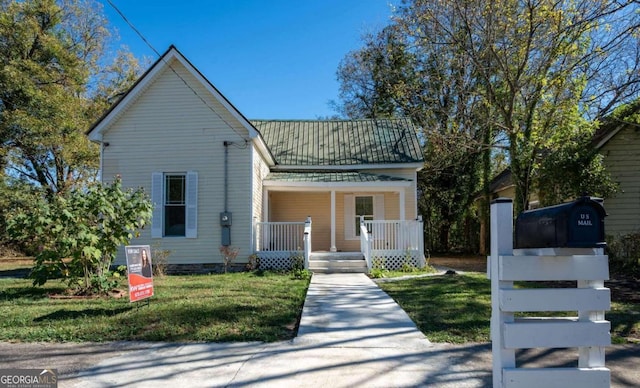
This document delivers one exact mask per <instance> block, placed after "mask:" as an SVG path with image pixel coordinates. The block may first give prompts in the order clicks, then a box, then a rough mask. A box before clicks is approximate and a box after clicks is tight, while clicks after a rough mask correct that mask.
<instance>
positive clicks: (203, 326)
mask: <svg viewBox="0 0 640 388" xmlns="http://www.w3.org/2000/svg"><path fill="white" fill-rule="evenodd" d="M124 287H125V288H126V282H125V284H124ZM154 287H155V296H154V297H153V298H152V299H151V300H150V303H149V305H148V306H147V305H146V302H142V303H141V302H138V303H129V300H128V298H127V297H126V296H125V297H124V298H122V299H110V298H99V299H52V298H50V297H49V296H48V295H50V294H62V293H63V291H64V287H63V285H62V284H60V283H59V282H55V281H54V282H48V283H47V284H46V286H45V287H41V288H34V287H32V286H31V280H29V279H20V278H14V277H11V278H0V316H2V319H1V320H0V340H2V341H119V340H144V341H213V342H223V341H279V340H286V339H290V338H293V337H294V335H295V332H296V330H297V327H296V323H297V320H298V318H299V315H300V313H301V311H302V306H303V304H304V298H305V295H306V291H307V287H308V280H294V279H292V278H291V276H289V275H282V274H274V273H269V272H265V273H263V274H262V275H258V274H255V273H246V272H245V273H233V274H224V275H223V274H214V275H191V276H166V277H161V278H156V279H154ZM121 288H122V287H121Z"/></svg>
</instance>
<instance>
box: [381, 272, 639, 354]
mask: <svg viewBox="0 0 640 388" xmlns="http://www.w3.org/2000/svg"><path fill="white" fill-rule="evenodd" d="M379 286H380V288H382V289H383V290H384V291H385V292H386V293H387V294H389V295H390V296H391V297H392V298H393V299H395V300H396V302H398V304H399V305H400V306H401V307H402V308H403V309H404V310H405V311H406V312H407V313H408V314H409V316H410V317H411V319H413V321H414V322H415V323H416V325H417V326H418V328H419V329H420V330H421V331H422V332H423V333H424V334H425V335H426V336H427V338H428V339H429V340H430V341H432V342H449V343H466V342H487V341H489V336H490V334H489V326H490V325H489V321H490V317H491V283H490V280H488V279H487V278H486V275H485V274H465V275H439V276H430V277H420V278H414V279H408V280H401V281H394V282H381V283H379ZM571 315H574V316H575V315H576V314H575V313H574V314H571ZM606 319H607V320H609V321H610V322H611V340H612V342H613V343H626V342H638V341H639V340H640V303H636V302H633V301H627V302H625V301H620V300H615V299H614V301H613V302H612V303H611V311H608V312H606Z"/></svg>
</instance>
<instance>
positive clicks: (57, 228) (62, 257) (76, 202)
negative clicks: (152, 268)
mask: <svg viewBox="0 0 640 388" xmlns="http://www.w3.org/2000/svg"><path fill="white" fill-rule="evenodd" d="M151 210H152V206H151V202H150V201H149V199H148V198H147V196H146V194H145V193H144V191H143V190H142V189H138V190H126V191H124V190H123V189H122V184H121V181H120V179H119V178H116V179H115V180H114V182H113V183H112V184H100V183H94V184H91V185H89V186H88V187H86V188H84V189H74V190H70V191H67V192H64V193H56V194H53V195H52V196H49V197H46V196H42V195H40V196H34V198H33V201H32V203H31V204H30V206H29V207H28V208H22V209H19V210H18V211H16V213H15V214H14V215H13V216H12V217H11V218H10V219H9V222H8V229H9V232H10V234H11V236H12V237H13V238H15V239H16V240H19V241H21V242H22V243H24V244H25V245H28V246H30V247H31V248H32V249H34V250H35V251H36V252H37V253H36V256H35V260H34V267H33V269H32V271H31V277H32V278H33V284H34V285H43V284H45V283H46V282H47V280H49V279H53V278H63V279H64V280H65V281H66V282H67V284H68V285H69V287H70V288H72V289H73V290H74V291H75V292H76V293H77V294H90V293H106V292H107V291H109V289H110V288H113V287H114V286H115V284H116V283H115V282H114V273H113V272H111V271H109V268H110V266H111V264H112V263H113V260H114V259H115V256H116V253H117V249H118V247H119V246H120V245H123V244H128V243H129V241H130V240H131V238H133V236H134V235H137V234H138V228H142V227H143V226H144V225H145V224H146V223H147V222H148V221H149V219H150V218H151Z"/></svg>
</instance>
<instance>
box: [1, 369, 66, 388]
mask: <svg viewBox="0 0 640 388" xmlns="http://www.w3.org/2000/svg"><path fill="white" fill-rule="evenodd" d="M0 388H58V370H57V369H0Z"/></svg>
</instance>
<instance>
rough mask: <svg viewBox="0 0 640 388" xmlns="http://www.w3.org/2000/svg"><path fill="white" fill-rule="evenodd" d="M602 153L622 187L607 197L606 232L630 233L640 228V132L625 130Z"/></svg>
mask: <svg viewBox="0 0 640 388" xmlns="http://www.w3.org/2000/svg"><path fill="white" fill-rule="evenodd" d="M600 153H601V154H603V155H604V162H605V165H606V167H607V170H608V171H609V173H610V174H611V177H612V178H613V180H614V181H615V182H618V183H619V184H620V187H619V189H618V192H617V193H616V194H614V195H613V196H611V197H610V198H605V200H604V208H605V210H606V211H607V214H608V216H607V218H605V221H604V223H605V233H606V234H608V235H619V234H628V233H632V232H638V230H639V229H640V169H639V168H638V166H640V132H638V131H637V130H635V129H632V128H629V127H627V128H625V129H622V130H621V131H620V132H618V133H617V134H616V135H615V136H614V137H613V138H611V140H609V142H608V143H607V144H605V145H604V147H602V149H601V150H600Z"/></svg>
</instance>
